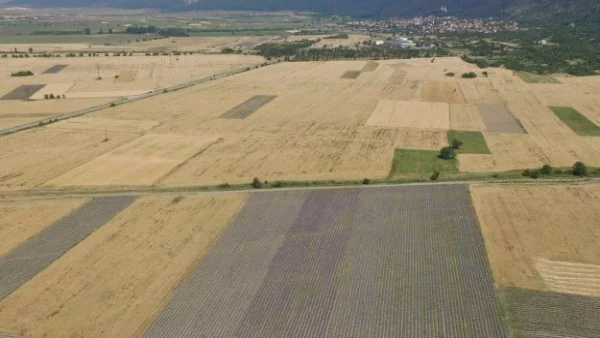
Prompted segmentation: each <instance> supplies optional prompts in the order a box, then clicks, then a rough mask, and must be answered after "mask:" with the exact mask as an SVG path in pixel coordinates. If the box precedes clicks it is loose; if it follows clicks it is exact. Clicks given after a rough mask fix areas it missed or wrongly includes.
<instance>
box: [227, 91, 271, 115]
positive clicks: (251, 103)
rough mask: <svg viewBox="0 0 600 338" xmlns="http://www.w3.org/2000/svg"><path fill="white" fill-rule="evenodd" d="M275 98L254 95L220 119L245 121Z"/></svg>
mask: <svg viewBox="0 0 600 338" xmlns="http://www.w3.org/2000/svg"><path fill="white" fill-rule="evenodd" d="M276 97H277V96H276V95H256V96H254V97H252V98H250V99H248V100H246V101H245V102H243V103H241V104H240V105H238V106H236V107H235V108H233V109H231V110H229V111H228V112H226V113H224V114H223V115H221V117H222V118H226V119H245V118H247V117H248V116H250V115H252V114H254V113H255V112H256V111H257V110H259V109H260V108H261V107H262V106H264V105H266V104H267V103H269V102H271V101H273V100H274V99H275V98H276Z"/></svg>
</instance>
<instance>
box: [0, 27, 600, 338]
mask: <svg viewBox="0 0 600 338" xmlns="http://www.w3.org/2000/svg"><path fill="white" fill-rule="evenodd" d="M367 38H368V36H365V35H359V34H351V35H350V37H349V38H348V39H343V41H338V40H337V39H333V38H332V39H329V40H327V39H324V40H321V41H319V43H318V44H317V45H316V47H317V48H323V46H324V45H326V44H337V43H344V44H347V45H350V46H353V45H355V44H357V43H358V44H361V43H363V41H365V40H366V39H367ZM286 39H287V40H288V41H294V40H297V41H302V40H303V36H295V37H289V36H286V37H281V38H279V37H277V38H276V37H273V36H269V37H219V38H214V39H212V40H210V41H206V39H199V38H189V39H186V38H181V39H179V38H178V39H174V40H169V39H160V40H152V41H145V42H136V43H132V44H131V45H127V46H128V48H130V49H127V51H128V53H138V54H134V55H132V56H129V54H127V55H123V56H114V55H112V53H115V51H113V50H112V49H111V48H109V47H110V46H105V47H106V50H107V52H110V53H111V55H110V56H104V55H103V54H101V55H92V56H84V57H78V58H71V57H60V58H55V57H50V58H41V57H39V58H15V59H12V58H9V59H7V60H5V61H2V62H1V63H0V76H2V77H4V78H5V79H6V81H2V82H0V129H1V130H2V131H6V132H5V135H2V136H0V163H2V168H1V169H0V170H1V171H0V238H2V240H1V241H0V337H3V334H6V336H7V337H94V338H96V337H148V338H153V337H194V336H200V337H388V336H389V337H456V338H482V337H486V338H509V337H531V338H538V337H585V338H597V337H600V335H599V332H600V326H599V325H600V324H599V323H600V251H599V249H598V248H599V247H600V246H599V245H598V243H599V242H600V228H599V227H598V224H599V223H598V220H599V219H600V208H599V206H600V184H599V183H598V182H597V176H598V174H599V173H600V171H598V169H597V168H598V167H600V136H598V135H597V134H595V133H596V129H595V128H598V126H600V100H599V99H598V97H599V95H600V91H599V89H598V88H600V87H599V85H600V76H590V77H585V78H579V77H571V76H566V75H562V76H553V77H552V81H546V83H532V82H534V81H532V80H531V77H528V76H529V75H527V74H525V75H524V74H519V73H514V72H513V71H510V70H507V69H503V68H489V69H486V70H485V71H482V70H481V69H479V68H478V67H477V66H476V65H474V64H470V63H466V62H464V61H463V60H462V59H460V58H458V57H436V58H412V59H386V60H383V59H378V60H360V59H358V60H344V61H312V62H294V61H293V60H292V61H289V60H288V61H286V60H284V59H275V60H267V58H264V57H262V56H259V55H244V53H237V54H220V53H219V54H211V53H208V52H214V51H218V50H219V49H221V48H224V47H240V48H250V46H253V45H256V44H259V43H261V42H265V41H280V40H286ZM172 41H175V42H172ZM1 46H2V45H0V47H1ZM7 46H8V45H7ZM43 47H44V46H43V45H40V46H36V48H43ZM58 47H60V46H58ZM58 47H57V48H58ZM72 47H73V46H70V48H72ZM153 48H155V49H153ZM0 49H1V48H0ZM203 49H207V50H208V51H207V53H206V54H203V53H199V52H198V51H199V50H203ZM151 50H160V51H161V53H163V52H166V53H167V54H168V55H145V52H143V51H151ZM173 50H177V51H178V54H179V53H180V52H182V51H187V50H189V51H194V52H195V53H194V54H191V53H190V54H187V53H186V54H179V55H175V54H171V53H170V51H173ZM53 51H55V50H53ZM141 53H144V54H141ZM249 54H252V53H249ZM15 70H23V71H25V70H27V71H31V72H33V75H31V76H23V77H21V76H18V77H13V76H11V74H12V73H13V72H14V71H15ZM471 72H472V73H475V74H477V76H476V77H475V78H469V77H463V76H461V74H468V73H471ZM198 79H202V81H198V82H197V83H196V82H193V81H196V80H198ZM527 79H529V80H530V81H529V82H528V81H527ZM549 82H551V83H549ZM178 84H186V85H184V86H182V87H181V88H173V86H177V85H178ZM150 92H152V93H154V94H153V95H152V96H149V97H143V98H142V97H140V96H143V95H145V94H147V93H150ZM50 94H52V95H53V96H54V98H52V99H51V98H49V95H50ZM57 96H60V98H56V97H57ZM94 107H97V108H94ZM88 108H93V109H90V110H89V112H87V111H86V112H85V113H82V114H78V115H77V116H63V114H67V113H69V112H72V111H77V110H80V109H83V110H85V109H88ZM54 118H56V120H54ZM48 120H50V122H48ZM38 122H39V123H38ZM24 124H30V125H29V126H28V127H27V128H23V130H18V131H16V132H15V131H14V129H11V128H13V127H18V126H20V125H24ZM0 132H1V131H0ZM456 140H460V141H461V142H460V143H461V144H460V145H455V141H456ZM449 147H453V151H455V152H456V157H453V158H451V159H444V158H443V156H441V155H442V153H441V152H440V149H441V148H449ZM575 162H584V163H585V164H586V165H587V170H588V173H589V175H588V176H589V177H588V178H579V177H574V175H573V174H574V169H573V164H574V163H575ZM544 165H546V166H547V167H546V168H550V169H548V170H549V172H543V171H540V170H542V169H540V168H542V166H544ZM525 170H526V172H527V174H528V175H530V176H531V174H530V173H531V172H535V173H537V174H539V175H542V176H540V177H539V178H540V179H539V180H537V181H536V180H535V178H537V176H536V177H535V178H534V177H533V176H531V177H529V176H528V177H525V176H523V174H522V173H524V171H525ZM436 175H437V176H436ZM543 175H545V176H543ZM582 176H583V175H582ZM438 180H439V181H438ZM435 181H438V182H435ZM399 183H410V184H407V185H404V184H399ZM574 317H576V319H577V320H571V319H572V318H574Z"/></svg>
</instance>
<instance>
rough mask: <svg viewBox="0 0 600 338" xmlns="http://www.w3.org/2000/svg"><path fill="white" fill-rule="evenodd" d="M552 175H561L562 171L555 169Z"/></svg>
mask: <svg viewBox="0 0 600 338" xmlns="http://www.w3.org/2000/svg"><path fill="white" fill-rule="evenodd" d="M554 173H555V174H557V175H561V174H562V173H563V171H562V170H560V169H555V170H554Z"/></svg>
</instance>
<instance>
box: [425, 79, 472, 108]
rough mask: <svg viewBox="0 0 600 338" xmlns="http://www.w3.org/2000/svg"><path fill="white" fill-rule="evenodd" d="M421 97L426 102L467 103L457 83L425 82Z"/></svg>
mask: <svg viewBox="0 0 600 338" xmlns="http://www.w3.org/2000/svg"><path fill="white" fill-rule="evenodd" d="M421 97H422V99H423V101H426V102H445V103H465V97H464V96H463V93H462V90H461V89H460V86H459V85H458V82H457V81H425V82H424V83H423V86H422V87H421Z"/></svg>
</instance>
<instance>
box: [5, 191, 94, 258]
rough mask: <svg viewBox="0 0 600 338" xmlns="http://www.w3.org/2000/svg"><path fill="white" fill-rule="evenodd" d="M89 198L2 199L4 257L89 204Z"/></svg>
mask: <svg viewBox="0 0 600 338" xmlns="http://www.w3.org/2000/svg"><path fill="white" fill-rule="evenodd" d="M85 201H86V199H85V198H67V199H15V200H2V201H0V238H2V241H1V242H0V257H2V256H4V255H5V254H6V253H8V252H9V251H11V250H12V249H14V248H15V247H17V246H18V245H19V244H21V243H22V242H23V241H25V240H26V239H28V238H30V237H32V236H34V235H36V234H37V233H39V232H40V231H42V230H43V229H44V228H46V227H47V226H49V225H50V224H52V223H54V222H55V221H57V220H58V219H60V218H62V217H64V216H66V215H68V214H69V213H71V212H72V211H73V210H75V209H76V208H78V207H80V206H81V205H82V204H83V203H85Z"/></svg>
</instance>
